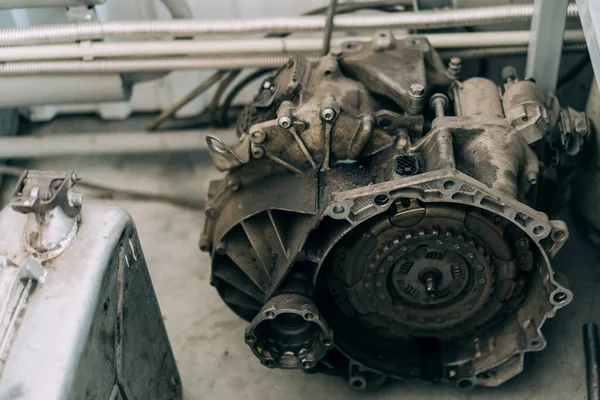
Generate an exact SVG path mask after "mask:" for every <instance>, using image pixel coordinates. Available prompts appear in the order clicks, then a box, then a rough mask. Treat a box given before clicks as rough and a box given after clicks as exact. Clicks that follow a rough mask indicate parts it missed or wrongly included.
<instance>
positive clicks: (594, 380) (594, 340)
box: [583, 324, 600, 400]
mask: <svg viewBox="0 0 600 400" xmlns="http://www.w3.org/2000/svg"><path fill="white" fill-rule="evenodd" d="M583 348H584V354H585V369H586V381H587V392H588V396H587V398H588V400H600V339H599V338H598V326H597V325H596V324H585V325H583Z"/></svg>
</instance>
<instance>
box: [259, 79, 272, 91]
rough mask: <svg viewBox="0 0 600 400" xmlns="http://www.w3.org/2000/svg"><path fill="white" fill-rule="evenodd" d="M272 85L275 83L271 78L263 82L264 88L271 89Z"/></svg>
mask: <svg viewBox="0 0 600 400" xmlns="http://www.w3.org/2000/svg"><path fill="white" fill-rule="evenodd" d="M271 86H273V83H272V82H271V80H270V79H265V80H264V82H263V83H262V88H263V89H271Z"/></svg>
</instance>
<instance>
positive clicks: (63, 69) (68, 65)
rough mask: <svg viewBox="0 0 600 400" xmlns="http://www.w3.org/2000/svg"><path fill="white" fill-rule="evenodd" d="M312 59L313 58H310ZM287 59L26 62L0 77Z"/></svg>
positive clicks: (0, 70)
mask: <svg viewBox="0 0 600 400" xmlns="http://www.w3.org/2000/svg"><path fill="white" fill-rule="evenodd" d="M309 58H311V59H315V58H317V57H314V56H312V57H310V56H309ZM288 60H289V56H283V55H271V56H269V55H262V56H260V55H259V56H245V57H223V58H218V59H217V58H192V57H178V58H160V59H148V60H98V61H72V60H69V61H26V62H14V63H2V64H0V76H8V75H45V74H74V73H83V74H92V73H116V72H154V71H171V70H195V69H242V68H277V67H280V66H281V65H283V64H285V63H286V62H287V61H288Z"/></svg>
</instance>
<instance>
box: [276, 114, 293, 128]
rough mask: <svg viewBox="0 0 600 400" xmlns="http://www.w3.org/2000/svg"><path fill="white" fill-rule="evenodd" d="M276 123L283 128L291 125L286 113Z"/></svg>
mask: <svg viewBox="0 0 600 400" xmlns="http://www.w3.org/2000/svg"><path fill="white" fill-rule="evenodd" d="M277 123H278V124H279V126H280V127H282V128H283V129H287V128H289V127H290V126H292V119H291V118H290V117H288V116H287V115H284V116H282V117H280V118H279V119H278V120H277Z"/></svg>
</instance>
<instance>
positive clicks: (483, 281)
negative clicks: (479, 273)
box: [479, 278, 487, 285]
mask: <svg viewBox="0 0 600 400" xmlns="http://www.w3.org/2000/svg"><path fill="white" fill-rule="evenodd" d="M486 282H487V281H486V280H485V279H483V278H481V279H480V280H479V283H480V284H481V285H485V283H486Z"/></svg>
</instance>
